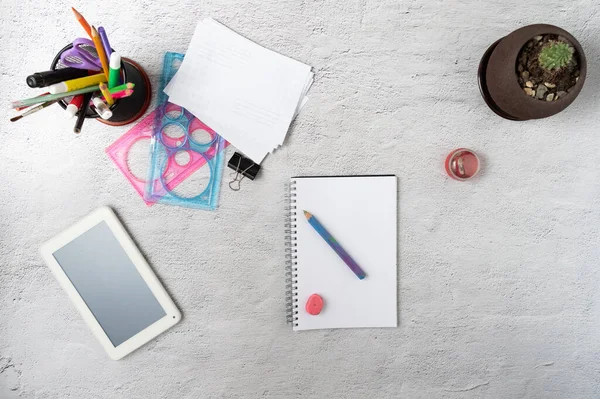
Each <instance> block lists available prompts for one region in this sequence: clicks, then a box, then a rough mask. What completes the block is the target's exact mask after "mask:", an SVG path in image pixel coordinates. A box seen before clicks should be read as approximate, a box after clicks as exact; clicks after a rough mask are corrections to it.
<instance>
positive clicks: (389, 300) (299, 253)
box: [286, 175, 398, 331]
mask: <svg viewBox="0 0 600 399" xmlns="http://www.w3.org/2000/svg"><path fill="white" fill-rule="evenodd" d="M288 197H289V210H290V214H289V221H288V224H287V230H286V232H287V234H286V238H287V262H286V273H287V309H288V322H290V323H292V325H293V329H294V331H300V330H314V329H323V328H357V327H397V325H398V316H397V315H398V310H397V242H398V240H397V203H398V201H397V180H396V176H393V175H384V176H340V177H295V178H292V179H291V181H290V188H289V196H288ZM304 210H307V211H309V212H310V213H312V214H313V215H314V216H315V217H316V218H317V219H318V220H319V222H321V223H322V224H323V225H324V226H325V228H326V229H327V230H328V231H329V232H330V233H331V234H332V235H333V237H335V239H336V240H337V242H338V243H339V244H340V245H341V246H342V247H343V248H344V249H345V250H346V251H347V252H348V253H349V254H350V256H351V257H352V258H353V259H354V260H355V261H356V262H357V263H358V264H359V265H360V267H361V268H362V269H363V270H364V271H365V273H366V275H367V277H366V278H365V279H363V280H360V279H358V278H357V277H356V275H354V273H352V271H351V270H350V269H349V268H348V266H346V264H345V263H344V262H343V261H342V259H340V257H339V256H338V255H337V254H336V253H335V252H334V251H333V250H332V249H331V248H330V247H329V245H328V244H327V243H326V242H325V240H323V238H321V236H319V234H318V233H317V232H316V231H315V230H314V229H313V228H312V226H310V224H309V223H308V221H307V220H306V218H305V217H304V214H303V211H304ZM312 294H318V295H320V296H321V297H322V298H323V301H324V306H323V309H322V311H321V313H320V314H318V315H316V316H313V315H310V314H309V313H308V312H307V311H306V310H305V304H306V301H307V299H308V298H309V297H310V296H311V295H312Z"/></svg>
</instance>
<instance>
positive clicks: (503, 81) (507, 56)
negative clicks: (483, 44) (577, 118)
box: [478, 24, 587, 121]
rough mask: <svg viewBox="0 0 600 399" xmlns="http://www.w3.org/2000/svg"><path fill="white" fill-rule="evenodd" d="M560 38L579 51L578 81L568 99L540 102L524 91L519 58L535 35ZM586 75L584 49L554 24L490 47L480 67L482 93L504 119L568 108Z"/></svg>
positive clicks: (536, 27)
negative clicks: (520, 79) (518, 72)
mask: <svg viewBox="0 0 600 399" xmlns="http://www.w3.org/2000/svg"><path fill="white" fill-rule="evenodd" d="M547 34H553V35H559V36H563V37H564V38H566V39H567V40H568V41H570V42H571V44H572V45H573V47H574V48H575V50H576V51H577V55H578V61H579V69H580V70H579V73H580V75H579V81H578V82H577V83H576V84H575V86H574V87H573V88H572V89H571V91H570V92H569V93H567V95H566V96H564V97H561V98H559V99H558V100H556V101H551V102H546V101H540V100H538V99H535V98H533V97H530V96H528V95H527V94H525V92H523V89H522V88H521V85H520V84H519V81H518V76H517V73H516V65H517V57H518V56H519V53H520V52H521V49H522V48H523V46H525V44H526V43H527V42H528V41H529V40H531V39H532V38H533V37H535V36H539V35H547ZM586 72H587V62H586V59H585V54H584V52H583V48H581V45H580V44H579V42H578V41H577V39H575V38H574V37H573V36H572V35H571V34H570V33H569V32H567V31H565V30H564V29H561V28H559V27H556V26H553V25H544V24H536V25H529V26H525V27H523V28H520V29H517V30H516V31H514V32H512V33H511V34H509V35H508V36H505V37H503V38H502V39H500V40H498V41H497V42H495V43H494V44H492V45H491V46H490V48H488V50H487V51H486V52H485V54H484V55H483V57H482V58H481V62H480V64H479V71H478V79H479V90H480V91H481V95H482V96H483V99H484V100H485V102H486V103H487V105H488V106H489V107H490V108H491V109H492V111H494V112H495V113H496V114H498V115H500V116H501V117H503V118H506V119H510V120H515V121H526V120H529V119H540V118H547V117H549V116H552V115H555V114H557V113H559V112H560V111H562V110H564V109H565V108H567V107H568V106H569V105H571V103H572V102H573V101H574V100H575V98H576V97H577V96H578V95H579V92H580V91H581V88H582V87H583V84H584V83H585V75H586Z"/></svg>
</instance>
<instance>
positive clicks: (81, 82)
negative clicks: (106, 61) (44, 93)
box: [47, 73, 106, 94]
mask: <svg viewBox="0 0 600 399" xmlns="http://www.w3.org/2000/svg"><path fill="white" fill-rule="evenodd" d="M103 82H106V76H105V75H104V74H103V73H99V74H97V75H90V76H84V77H83V78H77V79H71V80H66V81H64V82H60V83H55V84H53V85H50V86H48V88H47V90H48V91H49V92H50V94H56V93H66V92H68V91H73V90H79V89H83V88H85V87H90V86H95V85H97V84H99V83H103Z"/></svg>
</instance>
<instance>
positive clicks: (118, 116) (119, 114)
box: [50, 44, 152, 126]
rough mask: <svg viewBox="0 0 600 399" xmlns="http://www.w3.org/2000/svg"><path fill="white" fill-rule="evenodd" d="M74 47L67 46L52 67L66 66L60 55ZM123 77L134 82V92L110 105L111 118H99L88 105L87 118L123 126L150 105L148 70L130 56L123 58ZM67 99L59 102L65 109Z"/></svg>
mask: <svg viewBox="0 0 600 399" xmlns="http://www.w3.org/2000/svg"><path fill="white" fill-rule="evenodd" d="M71 47H73V44H69V45H67V46H65V47H64V48H63V49H62V50H60V51H59V53H58V54H57V55H56V57H54V60H52V65H51V66H50V69H52V70H54V69H60V68H62V67H64V66H63V65H62V63H61V62H60V56H61V54H62V53H64V52H65V51H67V50H69V49H70V48H71ZM121 79H122V81H123V82H125V83H134V84H135V87H134V89H133V94H132V95H131V96H129V97H125V98H121V99H119V100H115V103H114V104H113V105H112V106H111V107H110V109H111V111H112V113H113V115H112V117H111V118H110V119H107V120H105V119H102V118H99V116H98V114H97V113H96V112H95V111H94V110H93V109H90V107H87V108H86V110H87V113H86V116H85V117H86V118H96V119H98V121H100V122H102V123H104V124H107V125H111V126H122V125H127V124H129V123H132V122H134V121H136V120H137V119H139V118H140V117H141V116H142V115H144V112H146V110H147V109H148V106H149V105H150V97H151V95H152V88H151V86H150V79H148V74H146V71H144V69H143V68H142V67H141V66H140V65H139V64H138V63H136V62H135V61H132V60H130V59H129V58H124V57H123V58H121ZM66 100H67V99H64V100H61V101H59V102H58V104H60V106H61V107H63V109H66V108H67V105H68V102H67V101H66Z"/></svg>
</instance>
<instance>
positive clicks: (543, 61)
mask: <svg viewBox="0 0 600 399" xmlns="http://www.w3.org/2000/svg"><path fill="white" fill-rule="evenodd" d="M574 51H575V49H574V48H573V47H571V46H569V45H568V44H567V43H565V42H557V41H549V42H548V43H546V44H545V45H544V47H543V48H542V50H541V51H540V55H539V57H538V60H539V62H540V66H541V67H542V68H544V69H546V70H548V71H552V70H558V69H562V68H564V67H566V66H567V65H569V64H570V63H571V61H572V60H573V52H574Z"/></svg>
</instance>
